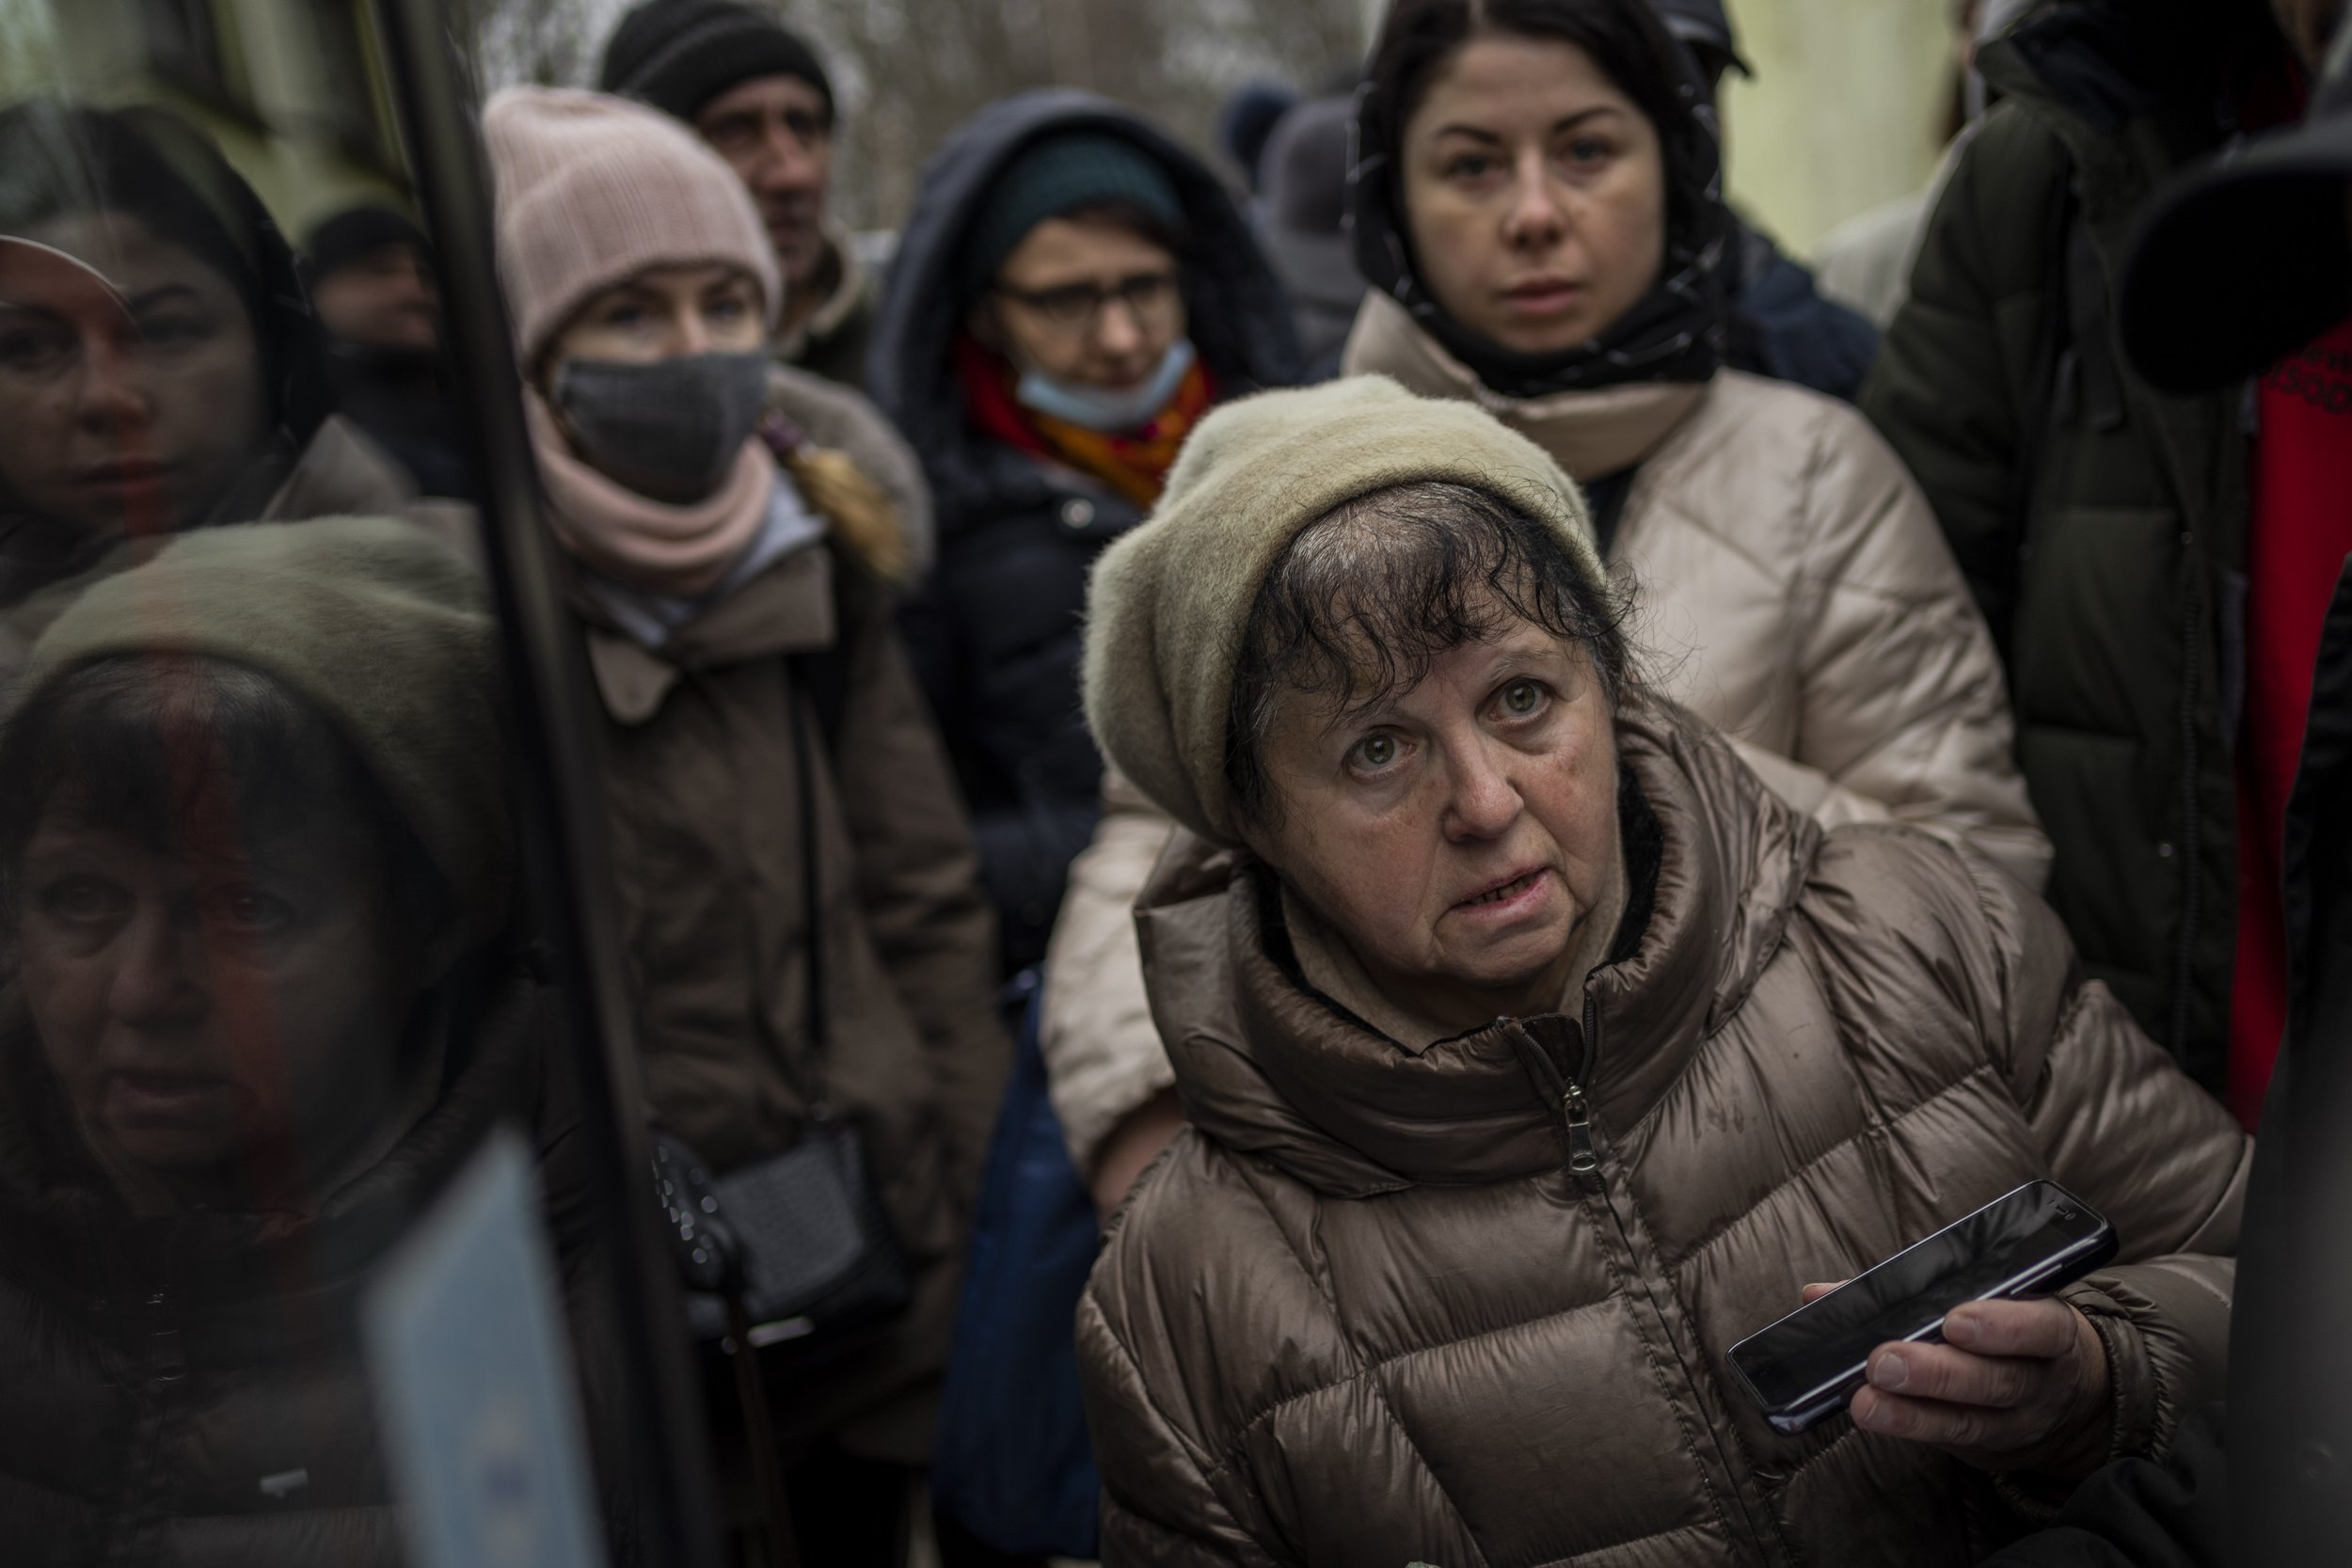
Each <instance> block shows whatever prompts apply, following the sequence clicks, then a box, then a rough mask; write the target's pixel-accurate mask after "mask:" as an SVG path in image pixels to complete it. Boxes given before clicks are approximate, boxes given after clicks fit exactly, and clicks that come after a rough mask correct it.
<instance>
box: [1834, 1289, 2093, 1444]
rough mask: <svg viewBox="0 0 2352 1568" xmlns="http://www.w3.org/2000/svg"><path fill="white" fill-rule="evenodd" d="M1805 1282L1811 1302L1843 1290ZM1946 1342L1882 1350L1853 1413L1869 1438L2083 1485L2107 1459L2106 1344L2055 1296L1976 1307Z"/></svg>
mask: <svg viewBox="0 0 2352 1568" xmlns="http://www.w3.org/2000/svg"><path fill="white" fill-rule="evenodd" d="M1834 1290H1836V1286H1835V1285H1807V1286H1806V1287H1805V1288H1804V1299H1805V1300H1806V1301H1807V1302H1810V1301H1812V1300H1814V1299H1815V1298H1816V1297H1818V1296H1822V1295H1826V1294H1828V1293H1829V1292H1830V1291H1834ZM1944 1338H1945V1342H1944V1343H1942V1344H1908V1343H1897V1344H1886V1345H1881V1346H1880V1347H1879V1348H1878V1349H1876V1350H1874V1351H1872V1352H1871V1353H1870V1360H1869V1381H1868V1383H1867V1384H1865V1385H1864V1386H1862V1387H1861V1388H1859V1389H1857V1390H1855V1392H1854V1396H1853V1399H1852V1400H1851V1402H1849V1403H1848V1405H1847V1409H1848V1411H1849V1412H1850V1413H1851V1415H1852V1417H1853V1423H1854V1425H1856V1426H1858V1427H1860V1428H1862V1429H1863V1430H1864V1431H1865V1432H1875V1433H1880V1434H1881V1435H1883V1436H1886V1437H1900V1438H1904V1439H1906V1440H1908V1441H1911V1442H1915V1443H1930V1444H1932V1445H1934V1446H1935V1447H1937V1448H1940V1449H1944V1450H1945V1451H1946V1452H1947V1453H1950V1454H1953V1455H1955V1456H1956V1457H1958V1458H1961V1459H1963V1460H1965V1461H1967V1462H1968V1463H1969V1464H1971V1465H1977V1466H1979V1468H1981V1469H1986V1470H2030V1471H2033V1472H2035V1473H2037V1474H2040V1475H2045V1476H2049V1477H2051V1478H2053V1479H2056V1480H2062V1481H2079V1480H2081V1479H2082V1478H2083V1477H2084V1476H2087V1475H2089V1474H2090V1472H2091V1471H2093V1470H2095V1469H2097V1468H2098V1467H2099V1466H2100V1465H2103V1464H2105V1463H2106V1458H2107V1449H2108V1447H2109V1444H2110V1442H2111V1428H2112V1421H2113V1413H2112V1404H2111V1401H2110V1397H2109V1390H2108V1383H2107V1353H2106V1346H2105V1345H2103V1344H2102V1343H2101V1342H2100V1340H2099V1332H2098V1330H2097V1329H2094V1328H2092V1327H2091V1326H2090V1319H2088V1318H2086V1317H2084V1316H2083V1315H2082V1314H2081V1313H2080V1312H2078V1311H2076V1310H2075V1309H2074V1307H2069V1306H2068V1305H2067V1304H2066V1303H2065V1302H2063V1301H2059V1300H2058V1299H2057V1298H2056V1297H2045V1298H2042V1299H2041V1300H2037V1301H1972V1302H1969V1303H1966V1304H1965V1305H1963V1306H1961V1307H1954V1308H1953V1309H1952V1311H1951V1313H1950V1315H1949V1316H1948V1317H1947V1318H1946V1319H1945V1320H1944Z"/></svg>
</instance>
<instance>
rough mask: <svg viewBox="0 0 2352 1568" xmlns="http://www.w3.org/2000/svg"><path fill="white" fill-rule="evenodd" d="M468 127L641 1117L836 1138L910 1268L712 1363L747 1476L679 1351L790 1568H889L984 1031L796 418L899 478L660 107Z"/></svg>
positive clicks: (517, 116) (990, 1097) (885, 576)
mask: <svg viewBox="0 0 2352 1568" xmlns="http://www.w3.org/2000/svg"><path fill="white" fill-rule="evenodd" d="M483 125H484V131H485V139H486V142H487V145H488V149H489V153H490V161H491V166H492V170H493V173H494V174H495V176H496V180H497V226H498V227H497V237H498V245H499V261H500V272H501V278H502V280H503V282H504V284H505V290H506V295H507V300H508V304H509V307H510V309H511V310H512V313H513V318H514V325H515V334H516V348H517V350H518V355H519V358H520V361H521V364H522V368H523V373H524V378H525V381H526V384H527V385H526V391H525V397H526V400H527V402H528V404H529V409H528V412H529V417H530V420H531V425H532V440H533V442H534V445H535V447H536V449H537V453H538V459H539V467H540V472H541V476H542V479H543V481H544V483H545V486H546V491H547V497H548V523H549V526H550V527H551V529H552V530H553V531H554V533H555V536H556V537H557V539H558V540H559V541H561V543H562V544H563V546H564V550H565V552H566V553H567V555H568V556H569V558H570V562H571V565H572V572H571V587H572V594H571V597H572V603H573V606H574V608H575V610H577V612H578V617H579V621H580V630H581V636H582V637H583V639H584V641H585V642H586V645H587V655H588V666H589V668H590V670H591V671H592V672H593V674H594V677H595V680H596V688H597V691H598V695H599V697H600V699H601V705H602V708H603V715H602V722H601V723H600V724H599V725H598V726H597V730H598V737H599V741H600V747H599V750H600V752H601V759H600V760H601V764H602V775H603V781H604V786H605V787H604V795H605V801H606V810H607V815H608V817H609V831H610V842H611V845H612V865H613V868H614V878H615V882H616V886H617V892H618V895H619V897H620V906H621V917H622V924H623V928H624V932H625V936H626V940H627V942H628V954H629V960H630V969H631V979H632V981H633V983H634V992H635V995H634V1001H635V1007H636V1027H637V1037H638V1044H639V1055H640V1059H641V1062H642V1064H643V1069H644V1093H645V1098H646V1101H647V1103H648V1105H649V1106H650V1108H651V1111H652V1115H653V1117H654V1119H655V1121H656V1123H657V1125H658V1126H659V1128H660V1131H661V1132H663V1133H665V1134H666V1135H668V1136H670V1137H672V1138H674V1139H675V1140H676V1141H677V1142H678V1143H681V1144H683V1145H685V1146H687V1148H690V1149H691V1152H692V1154H693V1156H694V1157H695V1158H696V1159H697V1160H698V1161H699V1162H700V1163H701V1164H704V1165H706V1166H707V1168H708V1169H709V1170H710V1171H711V1172H713V1173H715V1175H716V1176H717V1177H718V1178H719V1179H720V1180H721V1181H722V1183H724V1182H726V1180H727V1179H728V1178H729V1177H731V1176H733V1175H735V1174H736V1173H758V1172H760V1171H761V1170H762V1167H764V1166H768V1165H770V1164H771V1162H775V1161H777V1160H778V1159H779V1158H780V1157H781V1156H783V1155H785V1154H786V1153H787V1151H789V1150H792V1149H794V1148H796V1146H799V1145H801V1144H802V1143H803V1139H804V1137H805V1138H816V1139H818V1140H820V1141H822V1142H823V1143H824V1144H825V1146H826V1147H828V1148H830V1147H834V1140H838V1139H845V1138H846V1139H847V1140H849V1141H850V1143H851V1144H852V1145H853V1147H854V1148H855V1149H856V1153H857V1156H858V1158H859V1160H860V1161H861V1162H862V1164H863V1165H864V1166H865V1169H866V1172H867V1173H869V1181H868V1184H869V1186H870V1187H872V1188H874V1189H877V1190H878V1191H879V1194H880V1201H881V1209H882V1214H883V1227H884V1228H886V1229H887V1231H888V1232H889V1235H888V1238H887V1240H888V1242H889V1243H892V1244H895V1246H896V1247H897V1249H898V1251H899V1252H900V1253H901V1254H903V1256H904V1258H905V1259H906V1263H907V1265H908V1268H907V1273H908V1275H909V1282H908V1290H907V1291H906V1295H907V1297H908V1300H907V1305H906V1306H905V1307H903V1309H901V1310H899V1311H898V1312H897V1313H896V1314H895V1315H882V1317H880V1318H879V1320H878V1321H873V1322H868V1323H865V1324H863V1325H862V1327H861V1328H860V1330H859V1331H857V1332H856V1333H854V1334H850V1335H846V1336H843V1337H837V1338H828V1331H827V1330H825V1329H822V1328H820V1329H819V1330H818V1332H817V1333H815V1334H812V1335H810V1336H808V1337H807V1338H805V1339H799V1338H795V1339H792V1340H791V1341H790V1342H789V1343H785V1344H778V1345H775V1346H774V1347H773V1348H771V1349H769V1350H766V1351H761V1352H757V1353H754V1352H751V1351H749V1350H748V1349H747V1350H746V1351H745V1352H744V1354H759V1355H760V1356H761V1357H762V1365H763V1370H764V1371H765V1373H766V1377H765V1379H764V1381H765V1382H766V1383H767V1384H768V1385H769V1386H771V1394H770V1397H769V1399H768V1401H767V1403H768V1404H769V1406H770V1407H771V1409H772V1411H773V1412H774V1416H775V1425H776V1427H777V1428H778V1432H777V1436H778V1438H779V1440H780V1443H781V1449H780V1451H779V1454H778V1458H779V1461H780V1463H779V1464H778V1465H773V1466H767V1465H760V1464H758V1463H756V1462H755V1459H754V1457H753V1456H754V1455H755V1453H760V1452H764V1451H765V1450H766V1447H767V1445H766V1444H765V1443H764V1442H762V1441H760V1438H759V1436H758V1435H757V1434H756V1426H755V1427H754V1429H753V1430H754V1433H755V1434H754V1435H751V1436H747V1435H746V1433H745V1431H744V1430H743V1428H741V1427H739V1425H738V1424H737V1423H736V1422H735V1421H733V1420H732V1419H727V1418H725V1417H726V1416H727V1414H728V1413H729V1412H730V1411H731V1410H732V1408H733V1407H734V1406H735V1404H736V1402H737V1400H736V1392H735V1385H734V1381H733V1374H732V1372H731V1370H729V1369H727V1368H726V1367H725V1366H724V1365H723V1361H722V1359H721V1357H720V1355H719V1353H718V1352H717V1351H716V1350H714V1351H713V1352H712V1353H711V1357H710V1360H711V1363H712V1365H711V1375H712V1377H713V1379H714V1382H713V1386H712V1388H711V1391H710V1398H709V1400H708V1403H709V1405H710V1407H711V1408H712V1409H713V1410H714V1411H717V1412H720V1413H721V1415H722V1419H721V1421H720V1423H719V1425H720V1427H721V1429H722V1430H720V1431H719V1432H718V1433H716V1438H717V1447H718V1449H719V1452H720V1456H721V1460H722V1465H723V1469H724V1470H725V1471H726V1472H727V1475H726V1480H727V1481H728V1483H729V1495H730V1498H731V1501H732V1504H733V1507H734V1510H735V1515H736V1518H737V1521H738V1523H739V1526H741V1527H742V1528H751V1525H750V1522H751V1521H757V1520H761V1519H763V1518H771V1517H772V1516H773V1514H774V1513H775V1512H776V1511H775V1510H774V1509H772V1508H771V1507H768V1506H766V1494H767V1493H769V1491H770V1490H771V1487H772V1483H773V1481H774V1480H775V1479H776V1478H775V1475H774V1474H773V1470H775V1469H780V1470H781V1472H782V1480H783V1481H784V1483H785V1491H786V1492H787V1494H788V1497H789V1504H790V1506H789V1511H788V1512H789V1513H790V1515H791V1524H790V1526H789V1528H791V1529H792V1531H793V1533H794V1534H795V1536H796V1537H797V1538H798V1547H799V1557H800V1560H802V1561H804V1562H825V1563H838V1564H862V1563H876V1564H895V1563H897V1562H898V1561H900V1560H902V1558H903V1553H904V1549H905V1536H906V1521H907V1515H908V1511H909V1504H910V1503H911V1502H912V1499H913V1498H914V1495H915V1492H916V1484H915V1483H916V1481H917V1477H918V1472H919V1469H920V1466H921V1465H922V1464H923V1462H924V1459H925V1457H926V1456H927V1454H928V1452H929V1449H930V1428H931V1424H932V1419H933V1415H934V1411H935V1407H936V1403H937V1390H938V1385H939V1374H940V1370H941V1368H942V1367H943V1366H944V1364H945V1362H946V1349H947V1342H948V1337H949V1328H950V1323H951V1316H952V1312H953V1307H954V1299H955V1280H956V1275H957V1273H958V1269H959V1265H960V1262H961V1252H962V1247H963V1243H964V1238H965V1231H966V1229H967V1222H968V1217H969V1215H970V1212H971V1210H972V1206H973V1201H974V1198H975V1196H976V1194H977V1187H978V1182H979V1175H980V1168H981V1164H982V1161H983V1157H984V1155H985V1152H986V1146H987V1140H988V1135H989V1132H990V1129H991V1126H992V1123H993V1118H994V1115H995V1109H996V1102H997V1099H998V1095H999V1091H1000V1090H1001V1087H1002V1085H1003V1080H1004V1076H1005V1073H1006V1070H1007V1065H1008V1058H1009V1049H1008V1042H1007V1040H1006V1038H1005V1036H1004V1033H1003V1030H1002V1027H1001V1025H1000V1023H999V1022H998V1020H997V1014H996V1009H995V1006H994V989H995V974H994V963H995V946H996V939H995V931H994V927H993V920H992V917H991V914H990V911H989V909H988V906H987V903H986V901H985V899H984V898H983V897H982V895H981V894H980V892H979V886H978V867H977V858H976V856H975V854H974V851H973V847H972V839H971V832H970V828H969V826H968V824H967V822H966V820H965V816H964V812H963V808H962V805H961V801H960V800H958V799H957V796H956V792H955V786H954V784H953V781H952V777H951V775H950V773H949V770H948V768H947V764H946V756H945V754H944V752H943V751H942V748H941V745H940V742H939V738H938V736H937V734H936V733H935V731H934V730H933V728H932V724H931V720H930V712H929V709H928V708H927V706H926V705H925V704H924V701H923V699H922V696H921V694H920V693H919V692H918V691H917V689H916V688H915V686H914V682H913V679H912V677H911V676H910V674H909V673H908V669H907V665H906V661H905V658H904V656H903V655H902V654H901V652H900V651H899V648H898V642H897V640H896V637H895V634H894V633H893V631H892V629H891V609H892V605H893V601H894V598H895V590H896V589H897V588H898V587H899V586H900V585H902V584H903V583H904V582H905V581H906V580H907V578H908V576H909V574H910V570H911V564H910V563H911V560H912V557H913V553H914V552H913V551H912V550H911V549H910V546H909V541H908V536H907V534H906V532H905V531H903V530H902V528H901V526H900V524H899V521H898V516H897V515H894V511H893V508H892V506H891V504H890V501H889V499H887V498H886V497H885V496H884V494H883V492H882V488H881V487H879V486H878V485H877V484H876V483H875V476H873V475H872V474H871V473H870V472H869V471H867V470H866V469H865V468H864V467H862V466H861V465H860V464H859V463H858V462H853V461H852V460H851V459H850V457H849V456H846V455H844V454H843V453H842V452H840V451H823V450H820V449H819V448H818V447H817V446H815V445H813V444H811V442H810V441H809V439H808V438H807V437H806V436H803V434H802V432H803V430H804V429H807V430H812V431H816V432H818V434H820V435H823V436H828V437H829V444H830V440H831V439H837V440H838V442H839V444H841V445H844V446H847V447H849V448H850V450H851V451H861V452H862V451H882V452H885V453H897V454H898V455H899V457H900V460H901V461H905V462H908V463H909V465H910V467H911V460H908V459H906V458H905V457H904V449H903V447H902V446H900V445H898V443H896V441H895V440H884V439H882V437H881V436H879V434H878V433H876V432H875V431H873V430H871V429H870V428H867V427H866V426H865V425H862V424H861V423H860V421H861V420H863V421H869V422H870V423H879V417H878V416H876V415H874V414H873V413H872V411H871V409H870V407H868V406H867V405H866V404H864V403H863V402H862V400H858V399H857V398H856V396H855V394H853V393H850V392H848V391H846V390H844V389H840V388H828V387H825V386H824V385H823V384H821V383H818V382H816V381H815V380H814V378H811V377H808V376H805V375H801V374H798V373H797V372H787V371H780V370H777V369H776V368H774V367H773V366H771V364H770V363H769V361H768V359H767V356H766V353H765V347H766V343H767V340H768V335H769V327H770V325H771V323H772V322H773V320H774V319H775V315H776V312H777V309H778V308H779V306H780V304H781V293H782V284H781V281H780V279H779V277H778V273H777V267H776V262H775V259H774V256H773V254H772V253H771V250H770V248H769V243H768V237H767V234H766V231H765V230H764V229H763V228H762V227H761V224H760V221H759V218H758V215H757V214H756V213H755V211H754V210H753V207H752V203H751V198H750V197H749V196H748V195H746V194H745V192H744V189H743V187H742V184H741V183H740V182H739V181H738V180H737V179H736V177H735V175H734V174H733V173H732V172H730V171H729V169H728V168H727V166H726V165H725V164H724V163H723V162H722V161H721V160H720V158H719V156H718V155H717V154H716V153H714V152H712V151H711V150H709V149H708V148H707V147H705V146H704V145H703V144H702V143H701V142H700V141H698V140H697V139H696V138H695V137H694V136H693V135H691V133H690V132H688V131H687V130H686V129H685V128H684V127H683V126H681V125H679V124H677V123H676V122H675V121H673V120H671V119H667V118H665V117H663V116H661V115H659V114H656V113H654V112H652V111H651V110H648V109H644V108H642V107H640V106H638V105H636V104H633V103H627V102H624V101H622V100H620V99H616V98H609V97H605V96H603V95H601V94H596V93H590V92H579V91H568V90H556V89H548V88H537V87H518V88H514V89H510V90H508V91H506V92H502V93H500V94H499V95H498V96H497V97H495V98H493V99H492V100H491V101H490V103H489V105H488V106H487V108H486V109H485V112H484V115H483ZM827 421H830V422H831V423H832V425H833V427H834V432H837V433H838V435H837V436H833V435H832V433H828V432H826V431H824V429H823V426H824V424H825V423H826V422H827ZM910 483H914V482H912V481H911V476H910ZM901 488H902V492H903V490H904V488H905V486H903V485H902V486H901ZM812 1128H821V1129H823V1131H822V1132H818V1133H812V1132H811V1129H812ZM812 1147H814V1145H812ZM779 1168H790V1169H798V1168H799V1166H798V1165H797V1164H796V1165H794V1166H791V1167H779ZM842 1217H843V1218H845V1219H849V1218H852V1217H853V1216H842ZM751 1223H752V1222H751V1221H744V1222H742V1225H743V1226H744V1227H748V1226H749V1225H750V1224H751ZM748 1239H749V1241H750V1243H751V1244H752V1245H754V1246H755V1247H756V1246H757V1244H758V1242H759V1238H758V1237H757V1236H756V1235H753V1236H751V1237H749V1238H748ZM749 1338H751V1339H752V1341H753V1343H755V1344H759V1343H765V1342H767V1341H766V1340H765V1339H763V1338H762V1337H761V1336H760V1335H759V1334H758V1332H757V1328H756V1325H755V1329H754V1332H753V1334H752V1335H751V1336H750V1337H749Z"/></svg>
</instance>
